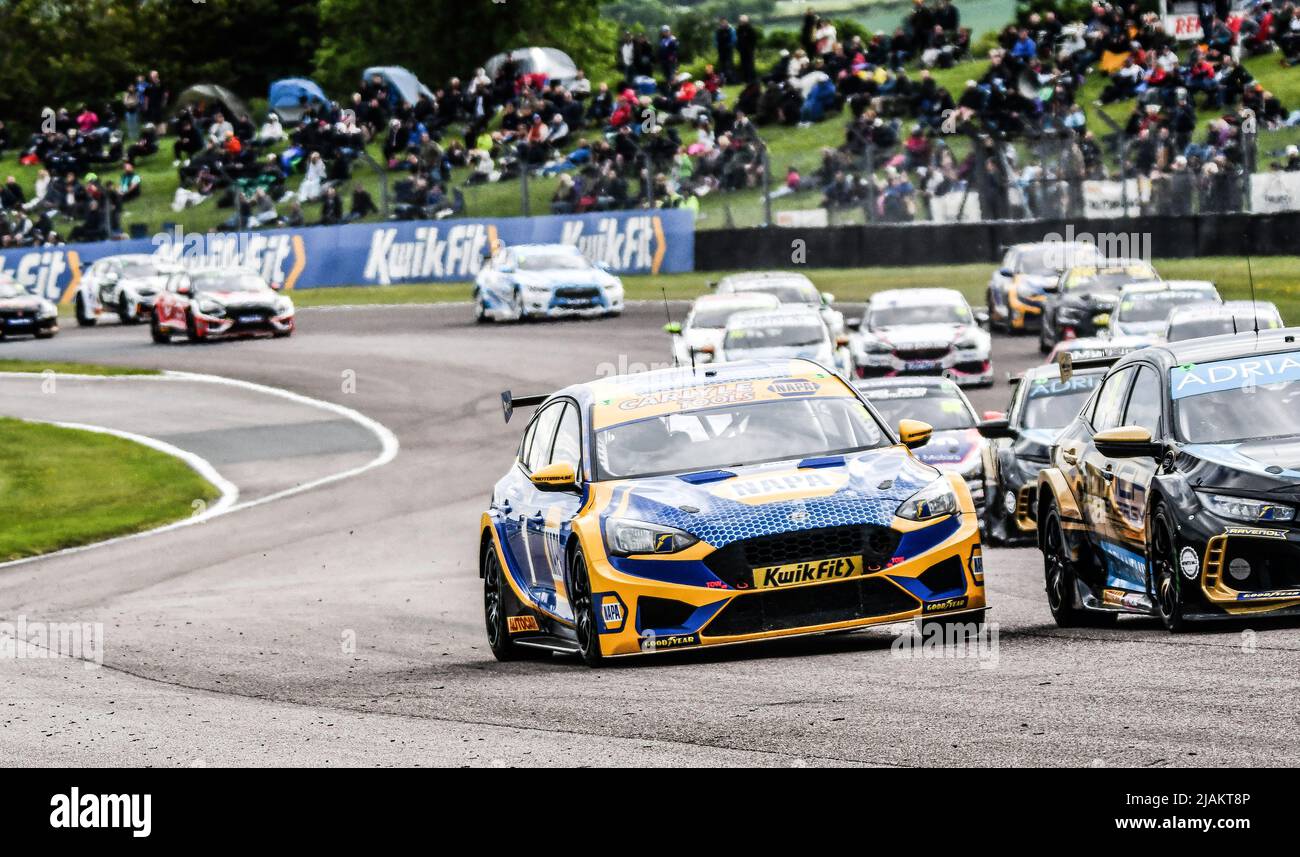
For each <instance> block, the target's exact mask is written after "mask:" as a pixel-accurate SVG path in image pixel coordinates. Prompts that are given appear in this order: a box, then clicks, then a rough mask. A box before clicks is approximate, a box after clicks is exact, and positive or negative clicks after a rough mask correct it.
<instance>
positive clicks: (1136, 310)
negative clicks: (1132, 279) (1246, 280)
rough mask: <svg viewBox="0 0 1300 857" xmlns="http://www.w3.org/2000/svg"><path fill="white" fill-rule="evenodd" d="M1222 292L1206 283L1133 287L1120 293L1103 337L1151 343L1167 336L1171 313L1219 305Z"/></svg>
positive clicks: (1158, 283) (1150, 284)
mask: <svg viewBox="0 0 1300 857" xmlns="http://www.w3.org/2000/svg"><path fill="white" fill-rule="evenodd" d="M1222 300H1223V298H1221V297H1219V290H1218V289H1216V288H1215V287H1214V283H1211V282H1207V281H1205V280H1161V281H1159V282H1155V283H1133V284H1132V285H1128V286H1125V287H1124V288H1122V289H1120V290H1119V303H1118V304H1116V306H1115V311H1114V312H1112V313H1111V314H1110V324H1109V325H1107V326H1106V327H1105V328H1103V329H1102V331H1101V334H1100V335H1102V336H1110V337H1115V338H1122V337H1126V336H1145V337H1147V338H1149V339H1150V340H1151V341H1152V342H1155V341H1158V340H1160V339H1161V338H1163V337H1164V335H1165V323H1166V322H1167V321H1168V320H1169V313H1171V312H1172V311H1173V310H1174V309H1176V308H1178V307H1180V306H1189V305H1191V304H1204V303H1220V302H1222Z"/></svg>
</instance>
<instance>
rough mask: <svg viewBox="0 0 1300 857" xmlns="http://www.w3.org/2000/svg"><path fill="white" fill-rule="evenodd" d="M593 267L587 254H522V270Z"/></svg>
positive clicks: (572, 269) (582, 268)
mask: <svg viewBox="0 0 1300 857" xmlns="http://www.w3.org/2000/svg"><path fill="white" fill-rule="evenodd" d="M590 267H591V263H590V262H588V261H587V258H586V257H585V256H578V255H576V254H575V255H568V254H563V253H556V254H553V255H549V256H547V255H539V256H520V257H519V270H521V271H585V270H586V269H587V268H590Z"/></svg>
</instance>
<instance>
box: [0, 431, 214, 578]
mask: <svg viewBox="0 0 1300 857" xmlns="http://www.w3.org/2000/svg"><path fill="white" fill-rule="evenodd" d="M218 496H219V493H218V491H217V489H216V488H215V487H213V486H212V485H211V484H210V483H209V482H208V481H207V480H205V479H204V478H203V477H201V476H199V475H198V474H197V473H195V472H194V471H193V470H192V469H190V467H189V466H188V465H187V464H185V463H184V462H182V461H180V460H178V459H176V458H173V457H172V456H170V455H166V454H164V453H161V452H158V451H156V450H153V449H150V448H148V447H145V446H141V445H139V444H137V443H133V442H131V441H129V440H124V439H122V438H118V437H113V436H111V435H104V434H96V433H94V432H84V431H76V430H72V429H65V428H59V427H57V426H49V425H40V424H36V423H26V422H22V421H20V420H13V419H5V418H0V521H4V526H3V527H0V561H9V560H14V559H21V558H23V557H29V556H36V555H39V554H43V553H49V552H50V551H56V550H61V549H63V548H69V547H77V546H80V545H87V544H92V543H94V542H98V541H103V540H105V539H110V538H114V537H116V536H124V535H129V534H131V533H139V532H144V531H146V530H150V529H153V528H155V527H159V526H162V525H164V524H168V523H171V522H173V521H177V520H180V519H182V518H185V517H187V516H188V515H190V514H192V513H193V508H194V506H193V504H194V501H195V500H202V501H203V502H205V503H207V502H211V501H212V500H215V499H216V498H217V497H218Z"/></svg>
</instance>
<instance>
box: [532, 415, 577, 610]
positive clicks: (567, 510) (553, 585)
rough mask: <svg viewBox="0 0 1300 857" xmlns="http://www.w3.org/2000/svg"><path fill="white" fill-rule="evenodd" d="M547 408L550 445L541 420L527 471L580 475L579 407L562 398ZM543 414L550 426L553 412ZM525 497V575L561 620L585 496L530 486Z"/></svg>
mask: <svg viewBox="0 0 1300 857" xmlns="http://www.w3.org/2000/svg"><path fill="white" fill-rule="evenodd" d="M546 410H547V411H548V412H551V411H553V412H554V415H553V419H554V423H555V429H554V430H553V432H552V435H551V436H552V442H551V443H549V444H548V443H545V442H544V441H543V438H544V437H545V436H546V435H544V434H543V430H544V429H546V428H547V425H546V424H543V423H541V422H539V424H538V433H537V437H536V438H534V440H533V448H532V449H531V450H530V454H529V462H528V463H529V472H530V473H531V472H534V471H536V470H537V469H538V468H541V467H545V466H546V465H548V464H558V463H560V462H564V463H567V464H572V465H573V468H574V472H576V473H578V474H581V473H582V425H581V419H580V416H579V411H578V406H577V404H575V403H574V402H572V401H568V400H564V401H560V402H556V403H554V404H552V405H549V406H547V409H546ZM542 416H546V417H547V418H548V422H549V420H550V419H551V418H552V415H551V414H549V413H546V414H543V415H542ZM539 419H540V417H539ZM579 478H581V476H579ZM525 494H526V496H525V497H524V500H523V503H522V506H521V510H522V514H523V515H524V520H523V521H522V522H521V523H522V537H523V541H524V554H525V556H526V559H525V563H526V574H527V575H528V576H529V579H530V581H531V582H532V585H533V586H534V587H536V598H537V601H538V603H539V604H541V605H542V606H543V607H544V608H546V609H547V610H549V611H550V612H552V613H554V614H555V615H557V616H559V617H560V618H563V619H568V618H572V615H573V614H572V611H571V610H570V609H569V601H568V593H567V591H566V590H565V586H564V574H565V552H564V544H565V541H566V540H567V538H568V535H569V532H570V527H571V524H572V521H573V517H574V516H575V515H576V514H577V513H578V508H579V506H581V504H582V497H581V495H580V494H579V493H578V492H576V491H543V490H541V489H540V488H538V487H537V486H535V485H533V484H532V483H531V482H529V483H528V485H527V487H526V488H525Z"/></svg>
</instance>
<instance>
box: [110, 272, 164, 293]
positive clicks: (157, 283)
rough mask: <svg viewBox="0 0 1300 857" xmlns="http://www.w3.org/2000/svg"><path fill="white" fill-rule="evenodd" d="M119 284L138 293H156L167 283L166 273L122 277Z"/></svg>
mask: <svg viewBox="0 0 1300 857" xmlns="http://www.w3.org/2000/svg"><path fill="white" fill-rule="evenodd" d="M120 285H121V286H122V287H123V288H127V289H130V290H131V291H133V292H135V293H136V294H138V295H156V294H158V292H161V291H162V290H163V288H164V287H165V286H166V285H167V275H165V274H162V275H157V276H153V277H129V278H124V279H123V280H122V281H121V284H120Z"/></svg>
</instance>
